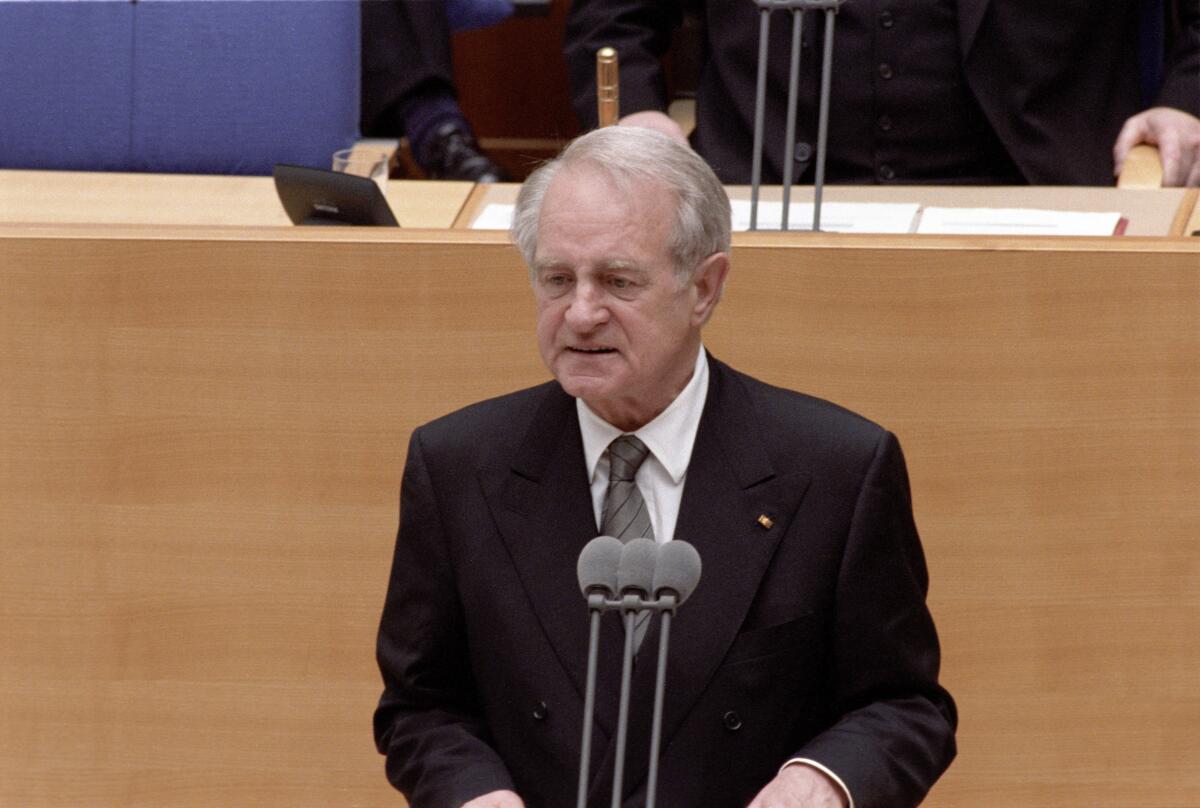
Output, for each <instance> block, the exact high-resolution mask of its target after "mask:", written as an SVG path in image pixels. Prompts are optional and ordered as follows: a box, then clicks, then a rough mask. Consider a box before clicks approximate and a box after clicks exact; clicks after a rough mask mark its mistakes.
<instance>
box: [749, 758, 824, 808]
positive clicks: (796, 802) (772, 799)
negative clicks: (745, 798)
mask: <svg viewBox="0 0 1200 808" xmlns="http://www.w3.org/2000/svg"><path fill="white" fill-rule="evenodd" d="M746 808H846V795H845V794H843V793H842V789H841V788H840V787H838V785H837V783H835V782H833V781H832V780H830V779H829V778H828V777H826V776H825V774H824V773H822V772H821V771H820V770H819V769H814V768H813V767H812V766H806V765H804V764H803V763H793V764H791V765H790V766H784V767H783V769H782V770H781V771H780V772H779V774H777V775H775V779H774V780H772V781H771V782H769V783H767V785H766V786H765V787H764V788H763V790H762V791H760V792H758V796H756V797H755V798H754V800H753V801H752V802H751V803H750V804H749V805H748V806H746Z"/></svg>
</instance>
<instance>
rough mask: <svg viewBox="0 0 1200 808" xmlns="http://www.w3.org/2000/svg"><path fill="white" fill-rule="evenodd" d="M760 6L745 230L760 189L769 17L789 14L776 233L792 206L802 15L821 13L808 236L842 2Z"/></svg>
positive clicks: (819, 183) (764, 1)
mask: <svg viewBox="0 0 1200 808" xmlns="http://www.w3.org/2000/svg"><path fill="white" fill-rule="evenodd" d="M754 1H755V3H756V4H757V5H758V7H759V14H760V17H759V28H758V76H757V81H756V86H755V97H754V154H753V155H752V158H751V160H752V163H751V168H750V229H751V230H757V229H758V196H759V188H760V186H761V185H762V149H763V130H764V128H765V123H764V118H765V110H766V97H767V53H768V50H769V45H768V41H767V40H768V38H769V37H770V33H771V12H773V11H778V10H788V11H791V12H792V52H791V54H790V59H789V70H788V100H787V132H786V134H785V138H786V140H785V141H784V145H783V150H784V151H783V188H782V194H783V208H782V210H781V211H780V229H781V230H787V229H788V208H789V207H790V205H791V193H792V172H793V170H794V168H795V166H794V165H793V163H794V162H795V160H794V152H793V149H794V148H795V141H796V105H797V98H798V95H799V84H800V51H801V32H802V31H803V26H804V14H805V12H807V11H824V12H825V43H824V50H823V53H822V58H821V95H820V103H819V106H818V113H817V173H816V180H815V182H814V184H813V224H812V229H813V231H814V232H815V231H819V230H820V229H821V199H822V196H823V193H822V192H823V191H824V187H825V152H826V148H827V145H828V143H827V141H828V131H829V80H830V75H831V72H832V69H833V21H834V15H836V14H837V12H838V9H839V8H840V7H841V5H842V3H843V2H845V0H754Z"/></svg>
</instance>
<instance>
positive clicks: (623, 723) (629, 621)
mask: <svg viewBox="0 0 1200 808" xmlns="http://www.w3.org/2000/svg"><path fill="white" fill-rule="evenodd" d="M648 605H649V604H648V603H647V601H646V600H645V599H644V598H642V596H641V595H638V594H636V593H632V592H631V593H628V594H626V595H625V596H624V597H622V598H621V613H622V617H623V618H624V620H625V651H624V653H622V655H621V702H620V707H619V708H618V712H617V757H616V763H615V765H614V766H613V786H612V808H621V786H622V785H623V782H622V781H623V780H624V779H625V736H626V734H627V733H628V731H629V691H630V689H631V686H632V683H633V652H634V648H633V644H634V641H635V639H636V635H637V619H638V613H639V612H642V611H644V610H645V609H646V607H647V606H648Z"/></svg>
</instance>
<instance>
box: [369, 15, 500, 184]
mask: <svg viewBox="0 0 1200 808" xmlns="http://www.w3.org/2000/svg"><path fill="white" fill-rule="evenodd" d="M361 3H362V115H361V118H362V120H361V124H360V126H361V129H362V132H363V134H364V135H365V136H367V137H396V138H398V137H407V138H408V142H409V147H410V148H411V150H412V155H413V159H414V160H415V161H416V163H417V165H418V166H420V167H421V170H422V171H423V172H424V173H425V176H426V177H428V178H429V179H444V180H466V181H469V182H501V181H504V180H506V179H508V177H507V175H506V174H505V173H504V170H503V169H502V168H500V166H498V165H496V163H495V162H493V161H492V159H491V158H490V157H488V156H487V155H486V154H485V153H484V152H483V151H482V150H481V149H480V148H479V144H478V142H476V140H475V135H474V133H473V132H472V131H471V125H470V124H469V123H468V122H467V118H466V116H465V115H464V114H463V111H462V109H461V108H460V107H459V105H458V99H457V96H456V94H455V89H454V68H453V65H452V63H451V58H450V33H451V29H450V20H449V19H448V17H447V11H448V8H447V5H446V3H445V2H443V0H361Z"/></svg>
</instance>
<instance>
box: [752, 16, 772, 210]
mask: <svg viewBox="0 0 1200 808" xmlns="http://www.w3.org/2000/svg"><path fill="white" fill-rule="evenodd" d="M758 19H759V22H758V82H757V85H756V87H755V91H754V154H753V156H752V157H751V160H752V161H753V162H752V163H751V169H750V229H751V230H757V229H758V192H759V188H760V187H761V186H762V157H763V154H762V152H763V128H764V127H765V123H764V117H765V114H766V107H767V40H768V39H769V38H770V36H771V9H770V8H767V7H763V9H762V10H761V11H760V12H759V18H758Z"/></svg>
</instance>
